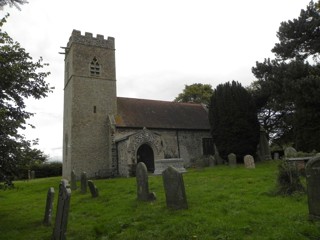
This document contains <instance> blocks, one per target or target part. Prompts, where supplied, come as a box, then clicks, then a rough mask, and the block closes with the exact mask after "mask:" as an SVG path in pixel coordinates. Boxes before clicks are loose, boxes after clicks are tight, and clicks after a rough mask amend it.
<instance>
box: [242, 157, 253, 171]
mask: <svg viewBox="0 0 320 240" xmlns="http://www.w3.org/2000/svg"><path fill="white" fill-rule="evenodd" d="M243 161H244V166H245V167H246V168H256V165H255V164H254V158H253V157H252V156H251V155H245V156H244V159H243Z"/></svg>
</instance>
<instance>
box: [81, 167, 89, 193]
mask: <svg viewBox="0 0 320 240" xmlns="http://www.w3.org/2000/svg"><path fill="white" fill-rule="evenodd" d="M87 185H88V181H87V173H86V172H82V173H81V193H87Z"/></svg>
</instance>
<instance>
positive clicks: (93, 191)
mask: <svg viewBox="0 0 320 240" xmlns="http://www.w3.org/2000/svg"><path fill="white" fill-rule="evenodd" d="M88 186H89V189H90V192H91V196H92V197H93V198H96V197H98V196H99V192H98V189H97V187H96V185H94V183H93V181H92V180H88Z"/></svg>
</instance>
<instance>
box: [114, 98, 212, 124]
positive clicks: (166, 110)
mask: <svg viewBox="0 0 320 240" xmlns="http://www.w3.org/2000/svg"><path fill="white" fill-rule="evenodd" d="M117 108H118V114H117V116H115V120H116V126H117V127H132V128H143V127H146V128H159V129H193V130H196V129H197V130H209V129H210V125H209V119H208V113H207V111H206V109H205V108H204V107H203V106H202V105H201V104H195V103H177V102H167V101H157V100H146V99H135V98H123V97H118V98H117Z"/></svg>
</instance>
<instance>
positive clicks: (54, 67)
mask: <svg viewBox="0 0 320 240" xmlns="http://www.w3.org/2000/svg"><path fill="white" fill-rule="evenodd" d="M309 2H310V1H309V0H242V1H239V0H229V1H222V0H220V1H218V0H161V1H160V0H135V1H132V0H90V1H84V0H67V1H66V0H55V1H52V0H50V1H49V0H29V4H25V5H22V6H21V11H19V10H17V9H16V8H9V7H5V8H4V9H3V10H2V11H1V10H0V17H3V16H4V15H5V14H6V13H7V12H9V13H10V17H9V19H8V23H6V24H5V26H4V29H5V30H6V31H7V32H8V34H9V35H10V36H11V37H12V38H13V39H14V40H15V41H18V42H19V43H20V44H21V45H22V47H24V48H25V49H26V51H27V52H29V53H30V55H31V56H32V57H33V58H34V61H36V60H37V59H38V58H39V57H40V56H42V57H43V59H44V62H47V63H49V64H50V66H49V67H48V70H49V71H50V72H51V75H50V76H49V77H48V78H47V81H48V82H49V83H50V84H51V86H53V87H55V90H54V92H53V93H51V94H50V95H49V97H47V98H45V99H41V100H37V101H28V108H27V109H28V111H31V112H34V113H36V115H35V116H34V117H33V118H32V119H31V120H30V121H29V122H30V123H32V124H33V125H35V126H36V128H35V129H28V130H27V131H26V132H25V135H26V137H27V138H28V139H30V140H31V139H35V138H39V146H38V148H40V149H41V150H43V151H44V152H45V153H46V154H48V155H50V159H51V160H61V159H62V157H61V156H62V121H63V81H64V79H63V76H64V75H63V72H64V56H63V55H60V54H58V52H60V51H61V49H60V47H61V46H66V44H67V42H68V39H69V36H70V35H71V32H72V30H73V29H76V30H80V31H81V32H82V34H84V32H91V33H93V35H94V36H96V34H102V35H104V36H105V38H107V37H108V36H112V37H114V38H115V45H116V70H117V91H118V96H122V97H134V98H145V99H156V100H168V101H172V100H173V99H174V98H175V97H176V96H177V95H178V94H179V93H180V92H182V90H183V89H184V86H185V85H186V84H187V85H190V84H193V83H203V84H207V83H208V84H211V85H212V87H213V88H215V87H216V86H217V85H218V84H220V83H224V82H227V81H231V80H236V81H238V82H240V83H242V85H243V86H248V85H249V84H250V83H251V82H252V81H253V80H254V79H255V78H254V76H253V74H252V73H251V68H252V67H253V66H254V65H255V62H256V61H260V62H261V61H263V59H264V58H267V57H271V58H272V57H273V55H272V53H271V51H270V50H271V49H272V48H273V46H274V44H275V43H276V42H277V40H278V39H277V37H276V32H277V30H278V28H279V26H280V23H281V22H282V21H287V20H290V19H293V18H297V17H298V16H299V14H300V10H301V9H305V8H306V6H307V5H308V3H309Z"/></svg>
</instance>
